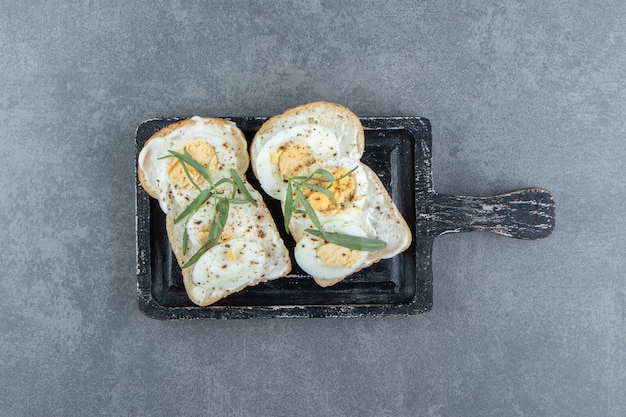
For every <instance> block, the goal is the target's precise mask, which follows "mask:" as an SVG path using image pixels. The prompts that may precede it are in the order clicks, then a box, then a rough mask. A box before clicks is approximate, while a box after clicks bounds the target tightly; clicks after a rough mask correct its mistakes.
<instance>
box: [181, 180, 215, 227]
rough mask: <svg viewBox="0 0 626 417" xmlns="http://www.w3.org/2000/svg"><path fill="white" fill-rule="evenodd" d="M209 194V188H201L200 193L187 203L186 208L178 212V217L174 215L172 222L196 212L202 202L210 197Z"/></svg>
mask: <svg viewBox="0 0 626 417" xmlns="http://www.w3.org/2000/svg"><path fill="white" fill-rule="evenodd" d="M211 194H212V193H211V190H210V189H208V188H207V189H206V190H202V191H201V192H200V194H198V195H197V196H196V198H194V199H193V201H192V202H191V203H189V205H188V206H187V208H185V210H183V212H182V213H180V214H179V215H178V217H176V219H174V223H178V222H179V221H181V220H182V219H184V218H185V217H187V216H188V215H190V214H191V213H194V212H196V211H197V210H198V209H199V208H200V207H201V206H202V205H203V204H204V203H206V202H207V200H208V199H209V198H210V197H211Z"/></svg>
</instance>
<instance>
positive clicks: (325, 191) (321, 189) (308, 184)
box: [302, 182, 337, 204]
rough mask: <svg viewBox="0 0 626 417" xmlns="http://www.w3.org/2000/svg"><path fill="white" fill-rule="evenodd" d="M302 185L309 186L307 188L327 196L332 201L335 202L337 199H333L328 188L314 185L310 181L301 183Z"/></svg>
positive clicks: (333, 196)
mask: <svg viewBox="0 0 626 417" xmlns="http://www.w3.org/2000/svg"><path fill="white" fill-rule="evenodd" d="M302 187H305V188H309V189H311V190H313V191H318V192H320V193H322V194H324V195H326V196H328V198H330V199H331V200H333V203H335V204H337V200H336V199H335V195H334V194H333V193H332V192H330V190H328V188H325V187H321V186H319V185H315V184H311V183H310V182H305V183H304V184H302Z"/></svg>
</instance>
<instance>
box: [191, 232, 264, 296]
mask: <svg viewBox="0 0 626 417" xmlns="http://www.w3.org/2000/svg"><path fill="white" fill-rule="evenodd" d="M265 258H266V256H265V250H264V248H263V246H262V245H261V244H260V243H259V242H258V241H256V240H253V239H246V238H238V239H231V240H229V241H227V242H224V243H222V244H220V245H217V246H214V247H213V248H211V249H209V250H208V251H207V252H206V253H205V254H204V255H203V256H202V257H200V259H199V260H198V262H197V263H196V265H195V266H194V270H193V273H192V280H193V283H194V284H195V286H196V287H200V289H201V290H204V291H206V292H208V293H211V294H212V295H213V296H215V295H220V293H225V292H228V291H233V290H236V289H238V288H239V287H241V286H243V285H245V284H246V283H248V282H250V281H251V280H255V279H258V277H260V276H261V275H262V273H263V269H264V266H265ZM195 291H198V290H195ZM202 298H204V297H202Z"/></svg>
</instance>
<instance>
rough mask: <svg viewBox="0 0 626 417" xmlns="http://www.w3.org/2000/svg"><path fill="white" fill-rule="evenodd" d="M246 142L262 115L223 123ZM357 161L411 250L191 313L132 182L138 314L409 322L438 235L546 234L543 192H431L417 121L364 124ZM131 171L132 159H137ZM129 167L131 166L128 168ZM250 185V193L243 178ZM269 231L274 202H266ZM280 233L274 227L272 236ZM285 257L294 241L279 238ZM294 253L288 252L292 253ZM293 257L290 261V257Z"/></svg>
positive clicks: (423, 301) (300, 275)
mask: <svg viewBox="0 0 626 417" xmlns="http://www.w3.org/2000/svg"><path fill="white" fill-rule="evenodd" d="M225 119H229V120H232V121H233V122H235V123H236V124H237V126H238V127H239V128H240V129H241V130H242V131H243V132H244V134H245V135H246V137H247V139H248V140H249V141H250V140H251V139H252V137H253V136H254V133H255V132H256V130H257V129H258V128H259V127H260V126H261V125H262V124H263V122H264V121H265V120H267V118H265V117H225ZM178 120H180V118H169V119H154V120H149V121H146V122H144V123H142V124H141V125H139V127H138V128H137V132H136V155H135V156H137V155H138V154H139V151H140V150H141V148H142V147H143V144H144V143H145V141H146V140H147V139H148V138H149V137H150V136H151V135H152V134H154V133H155V132H156V131H158V130H160V129H161V128H163V127H165V126H167V125H168V124H170V123H173V122H175V121H178ZM361 122H362V123H363V127H364V129H365V152H364V154H363V158H362V161H363V162H364V163H366V164H367V165H369V166H370V167H371V168H372V169H373V170H374V171H375V172H376V173H377V174H378V176H379V178H380V179H381V181H382V183H383V184H384V185H385V187H386V188H387V191H388V192H389V193H390V195H391V197H392V198H393V200H394V202H395V203H396V205H397V206H398V209H399V210H400V211H401V213H402V215H403V216H404V218H405V219H406V220H407V223H408V225H409V227H410V228H411V230H412V231H413V243H412V245H411V247H409V249H408V250H407V251H405V252H403V253H402V254H400V255H398V256H396V257H394V258H392V259H386V260H382V261H380V262H379V263H377V264H375V265H373V266H371V267H369V268H367V269H365V270H362V271H360V272H358V273H356V274H354V275H352V276H350V277H348V278H346V279H345V280H344V281H342V282H340V283H339V284H336V285H334V286H332V287H326V288H322V287H319V286H318V285H317V284H315V282H314V281H313V280H312V279H311V278H310V277H309V276H308V275H307V274H306V273H304V272H302V271H301V270H300V269H298V267H297V264H296V263H295V262H292V264H293V265H294V268H293V271H292V272H291V273H290V274H289V275H288V276H286V277H284V278H280V279H277V280H273V281H269V282H265V283H261V284H259V285H256V286H253V287H248V288H246V289H244V290H242V291H240V292H238V293H236V294H233V295H231V296H229V297H226V298H224V299H222V300H220V301H219V302H218V303H216V304H214V305H211V306H207V307H199V306H196V305H194V304H193V303H191V301H190V300H189V298H188V297H187V295H186V293H185V289H184V287H183V283H182V274H181V271H180V268H179V267H178V265H177V263H176V259H175V258H174V255H173V253H172V250H171V247H170V246H169V242H168V239H167V236H166V232H165V215H164V214H163V213H162V212H161V210H160V208H159V205H158V203H157V202H156V200H154V199H152V198H150V197H149V196H148V195H147V193H146V192H145V191H144V190H143V188H142V187H141V186H140V184H139V181H138V180H137V179H136V191H137V193H136V198H137V206H136V208H137V293H138V302H139V308H140V310H141V311H142V312H144V313H145V314H146V315H147V316H150V317H153V318H158V319H199V318H274V317H333V316H346V317H355V316H379V315H412V314H419V313H423V312H425V311H428V310H429V309H430V308H431V306H432V303H433V276H432V264H431V258H432V249H433V242H434V239H435V238H436V237H437V236H439V235H442V234H445V233H453V232H464V231H490V232H495V233H499V234H502V235H506V236H510V237H515V238H521V239H538V238H543V237H546V236H548V235H549V234H550V233H551V232H552V230H553V229H554V223H555V205H554V199H553V197H552V195H551V194H550V192H548V191H546V190H543V189H539V188H530V189H524V190H518V191H514V192H511V193H507V194H501V195H496V196H491V197H468V196H451V195H442V194H438V193H437V192H435V190H434V188H433V179H432V167H431V149H432V146H431V145H432V136H431V127H430V123H429V121H428V120H427V119H424V118H420V117H365V118H361ZM135 163H136V158H135ZM135 168H136V165H135ZM248 180H249V181H250V183H251V184H252V185H253V186H255V188H257V189H258V190H260V187H259V186H258V181H256V179H255V178H254V176H253V175H251V173H250V172H249V173H248ZM264 198H265V201H266V203H267V205H268V208H269V209H270V211H271V212H272V213H273V215H274V217H275V219H276V223H277V224H281V223H282V213H281V210H280V205H279V202H278V201H277V200H274V199H272V198H270V197H268V196H267V195H265V194H264ZM279 229H281V228H279ZM283 238H284V239H285V242H286V244H287V246H288V247H289V248H290V249H291V250H292V248H293V240H292V239H291V237H290V236H288V235H286V234H283ZM292 255H293V252H292ZM292 259H293V256H292Z"/></svg>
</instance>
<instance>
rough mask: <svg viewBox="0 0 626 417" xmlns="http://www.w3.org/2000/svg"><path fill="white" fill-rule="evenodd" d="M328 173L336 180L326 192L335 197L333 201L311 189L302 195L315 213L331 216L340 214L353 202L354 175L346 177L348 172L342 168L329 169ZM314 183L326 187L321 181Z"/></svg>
mask: <svg viewBox="0 0 626 417" xmlns="http://www.w3.org/2000/svg"><path fill="white" fill-rule="evenodd" d="M328 171H329V172H330V173H331V174H332V175H333V177H334V178H336V179H335V181H333V183H332V185H331V186H330V188H328V191H330V192H331V193H332V194H333V195H334V196H335V201H333V200H332V199H331V198H330V197H329V196H328V195H326V194H324V193H322V192H319V191H315V190H311V189H306V190H305V191H304V195H305V197H306V199H307V201H308V202H309V204H311V207H313V209H314V210H315V211H319V212H321V213H323V214H326V215H332V214H337V213H339V212H341V211H342V210H343V209H344V207H345V206H346V204H347V203H350V202H352V201H354V199H355V196H356V178H355V175H354V173H353V174H350V175H346V173H347V172H348V170H347V169H345V168H343V167H334V168H330V169H328ZM344 175H346V176H344ZM342 177H343V178H342ZM314 183H316V184H317V185H320V186H323V187H326V186H327V183H325V182H322V181H315V182H314Z"/></svg>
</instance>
